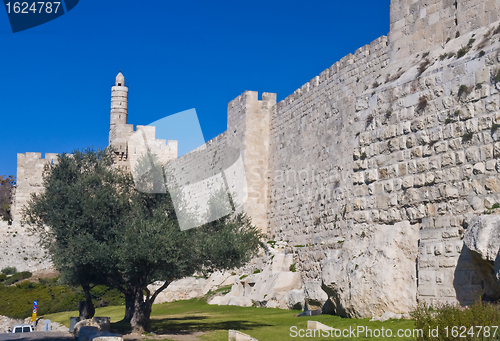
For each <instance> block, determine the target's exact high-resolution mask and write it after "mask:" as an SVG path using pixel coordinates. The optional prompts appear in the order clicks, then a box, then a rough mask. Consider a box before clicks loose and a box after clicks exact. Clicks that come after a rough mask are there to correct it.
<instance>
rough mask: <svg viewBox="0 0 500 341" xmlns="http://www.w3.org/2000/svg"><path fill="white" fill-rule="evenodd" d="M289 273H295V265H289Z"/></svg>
mask: <svg viewBox="0 0 500 341" xmlns="http://www.w3.org/2000/svg"><path fill="white" fill-rule="evenodd" d="M290 271H291V272H297V268H296V267H295V263H292V264H290Z"/></svg>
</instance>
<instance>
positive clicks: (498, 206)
mask: <svg viewBox="0 0 500 341" xmlns="http://www.w3.org/2000/svg"><path fill="white" fill-rule="evenodd" d="M495 208H500V204H499V203H497V202H496V203H494V204H493V206H491V209H495Z"/></svg>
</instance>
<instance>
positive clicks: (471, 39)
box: [467, 38, 476, 48]
mask: <svg viewBox="0 0 500 341" xmlns="http://www.w3.org/2000/svg"><path fill="white" fill-rule="evenodd" d="M475 41H476V39H474V38H470V39H469V42H468V43H467V46H468V47H469V48H470V47H472V44H474V42H475Z"/></svg>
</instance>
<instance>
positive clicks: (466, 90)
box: [457, 84, 472, 98]
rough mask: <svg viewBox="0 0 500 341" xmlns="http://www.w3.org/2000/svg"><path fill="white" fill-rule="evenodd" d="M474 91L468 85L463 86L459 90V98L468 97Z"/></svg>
mask: <svg viewBox="0 0 500 341" xmlns="http://www.w3.org/2000/svg"><path fill="white" fill-rule="evenodd" d="M471 91H472V89H471V88H469V87H468V86H467V85H465V84H462V85H460V88H458V94H457V95H458V98H461V97H462V96H463V95H468V94H469V93H470V92H471Z"/></svg>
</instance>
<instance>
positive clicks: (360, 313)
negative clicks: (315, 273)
mask: <svg viewBox="0 0 500 341" xmlns="http://www.w3.org/2000/svg"><path fill="white" fill-rule="evenodd" d="M418 240H419V227H418V225H410V223H409V222H408V221H403V222H399V223H396V224H394V225H374V224H364V225H356V226H354V228H353V229H352V230H350V231H349V233H348V234H347V235H346V236H345V240H344V241H343V242H342V243H340V245H341V246H340V248H339V249H336V250H333V251H332V253H331V254H330V255H329V257H327V258H326V259H325V260H324V261H323V263H322V280H323V284H322V287H323V289H324V290H325V291H326V293H327V294H328V296H329V298H330V302H331V306H332V307H331V308H332V310H333V311H334V312H335V314H337V315H340V316H343V317H356V318H367V317H372V316H380V315H382V314H383V313H384V312H386V311H392V312H395V313H407V312H409V311H411V310H412V309H413V308H414V307H415V305H416V297H417V281H416V278H417V277H416V267H415V262H416V259H417V255H418Z"/></svg>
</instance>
